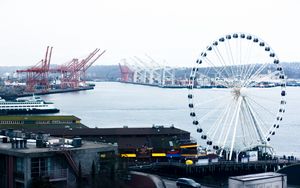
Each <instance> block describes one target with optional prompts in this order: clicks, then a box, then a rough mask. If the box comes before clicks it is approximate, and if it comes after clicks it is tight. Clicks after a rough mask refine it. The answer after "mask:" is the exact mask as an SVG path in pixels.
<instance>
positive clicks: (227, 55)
mask: <svg viewBox="0 0 300 188" xmlns="http://www.w3.org/2000/svg"><path fill="white" fill-rule="evenodd" d="M188 89H189V94H188V99H189V108H190V116H191V118H192V124H193V126H195V130H196V131H197V134H199V138H201V140H202V141H203V142H205V143H206V147H208V148H209V149H212V150H215V151H216V152H217V153H219V154H220V155H221V154H222V153H223V152H224V151H225V152H227V153H228V154H229V159H231V158H232V155H233V152H241V151H245V150H247V149H250V148H253V147H256V146H259V145H269V142H270V140H271V137H272V136H273V135H275V133H276V131H277V130H278V128H279V127H280V124H281V122H282V120H283V115H284V113H285V104H286V100H285V96H286V77H285V75H284V72H283V69H282V67H281V66H280V63H279V59H278V57H277V55H276V54H275V53H274V51H273V50H272V48H271V47H270V46H269V45H268V44H267V43H266V42H264V41H263V40H262V39H260V38H258V37H256V36H254V35H251V34H247V33H234V34H228V35H225V36H222V37H220V38H218V39H217V40H215V41H213V42H212V43H211V44H210V45H209V46H207V47H206V49H205V50H204V51H203V52H202V53H201V54H200V56H199V57H198V59H197V61H196V66H195V67H194V68H193V69H192V71H191V75H190V79H189V86H188Z"/></svg>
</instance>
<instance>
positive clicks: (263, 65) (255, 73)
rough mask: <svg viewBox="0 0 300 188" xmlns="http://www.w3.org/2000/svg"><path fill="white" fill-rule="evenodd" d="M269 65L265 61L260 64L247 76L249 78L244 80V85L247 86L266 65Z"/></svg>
mask: <svg viewBox="0 0 300 188" xmlns="http://www.w3.org/2000/svg"><path fill="white" fill-rule="evenodd" d="M267 66H269V64H267V63H265V64H262V65H261V66H260V67H259V68H258V69H257V70H256V72H254V74H252V75H251V76H249V78H248V79H247V81H246V82H245V84H244V86H245V87H247V86H248V85H249V84H250V83H251V81H252V80H255V78H256V77H257V76H258V75H259V74H260V73H261V72H262V71H263V70H264V69H265V68H266V67H267Z"/></svg>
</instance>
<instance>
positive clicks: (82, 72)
mask: <svg viewBox="0 0 300 188" xmlns="http://www.w3.org/2000/svg"><path fill="white" fill-rule="evenodd" d="M52 49H53V47H49V46H47V49H46V55H45V58H44V59H42V60H41V61H39V62H38V63H37V64H36V65H34V66H33V67H30V68H27V69H25V70H17V71H16V72H17V73H26V74H27V75H26V88H25V91H26V92H32V93H35V92H37V91H41V92H47V91H48V90H49V88H50V78H49V74H50V73H54V74H57V73H58V74H60V88H61V89H65V88H78V87H79V86H80V85H81V84H83V85H85V84H86V83H85V79H86V72H87V70H88V69H89V68H90V67H91V66H92V65H93V63H95V62H96V61H97V60H98V59H99V58H100V57H101V56H102V55H103V54H104V53H105V50H104V51H102V52H100V49H98V48H96V49H95V50H94V51H93V52H91V53H90V54H89V55H88V56H87V57H86V58H84V59H82V60H79V59H77V58H73V59H72V60H70V61H68V62H67V63H65V64H62V65H59V66H57V67H56V68H50V62H51V56H52Z"/></svg>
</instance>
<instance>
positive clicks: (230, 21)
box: [0, 0, 300, 66]
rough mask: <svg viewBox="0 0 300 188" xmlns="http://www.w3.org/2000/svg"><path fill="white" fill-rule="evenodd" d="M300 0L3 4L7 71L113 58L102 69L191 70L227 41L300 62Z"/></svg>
mask: <svg viewBox="0 0 300 188" xmlns="http://www.w3.org/2000/svg"><path fill="white" fill-rule="evenodd" d="M299 8H300V1H298V0H206V1H204V0H186V1H183V0H180V1H178V0H149V1H145V0H119V1H117V0H1V1H0V65H2V66H3V65H34V64H36V63H37V62H38V61H39V60H41V59H42V58H43V57H44V53H45V50H46V46H47V45H50V46H53V47H54V49H53V54H52V55H53V58H52V62H51V63H53V64H62V63H64V62H66V61H68V60H70V59H72V58H73V57H74V58H75V57H84V56H85V55H87V54H88V53H90V52H91V51H93V50H94V49H95V48H100V49H106V50H107V52H106V53H105V54H104V55H103V57H102V58H100V59H99V60H98V61H97V62H96V63H95V64H97V65H101V64H105V65H107V64H117V63H119V61H120V59H122V58H129V57H133V56H139V57H143V55H144V54H145V53H146V54H149V55H150V56H152V57H153V58H154V59H156V60H158V61H163V60H165V61H166V62H167V63H168V64H169V65H171V66H173V65H176V66H190V65H193V63H194V62H195V60H196V58H197V56H198V54H199V53H200V52H201V51H202V50H203V49H204V48H205V47H206V46H207V45H208V44H210V43H211V42H213V41H214V40H216V39H218V38H219V37H220V36H221V35H225V34H227V33H232V32H246V33H251V34H254V35H257V36H259V37H260V38H262V39H263V40H264V41H266V42H267V43H268V44H269V45H270V46H271V47H272V48H273V49H274V51H275V52H276V53H277V55H278V57H279V58H280V60H281V61H293V62H294V61H300V50H299V47H298V46H299V44H300V37H299V35H300V27H299V19H300V11H299Z"/></svg>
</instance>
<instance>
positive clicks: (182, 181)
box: [176, 178, 201, 188]
mask: <svg viewBox="0 0 300 188" xmlns="http://www.w3.org/2000/svg"><path fill="white" fill-rule="evenodd" d="M176 185H177V187H180V188H185V187H189V188H190V187H194V188H200V187H201V185H200V184H199V183H197V182H195V181H194V180H192V179H189V178H178V179H177V181H176Z"/></svg>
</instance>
